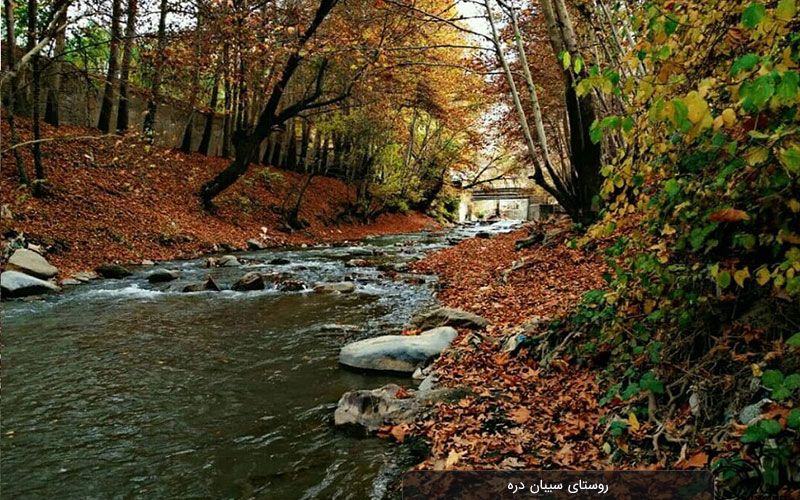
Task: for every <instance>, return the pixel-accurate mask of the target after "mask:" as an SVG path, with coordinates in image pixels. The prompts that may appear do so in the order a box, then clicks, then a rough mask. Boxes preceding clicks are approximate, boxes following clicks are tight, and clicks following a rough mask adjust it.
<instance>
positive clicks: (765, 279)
mask: <svg viewBox="0 0 800 500" xmlns="http://www.w3.org/2000/svg"><path fill="white" fill-rule="evenodd" d="M756 283H758V284H759V285H761V286H764V285H766V284H767V283H769V269H767V268H766V267H760V268H759V269H758V271H756Z"/></svg>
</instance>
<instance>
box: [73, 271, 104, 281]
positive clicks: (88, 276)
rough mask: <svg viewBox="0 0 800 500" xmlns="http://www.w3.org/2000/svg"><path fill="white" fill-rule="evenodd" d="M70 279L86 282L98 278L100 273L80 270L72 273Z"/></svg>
mask: <svg viewBox="0 0 800 500" xmlns="http://www.w3.org/2000/svg"><path fill="white" fill-rule="evenodd" d="M72 279H75V280H78V281H82V282H84V283H86V282H87V281H92V280H96V279H100V275H99V274H97V273H96V272H94V271H88V272H84V271H82V272H79V273H75V274H73V275H72Z"/></svg>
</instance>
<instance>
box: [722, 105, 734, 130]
mask: <svg viewBox="0 0 800 500" xmlns="http://www.w3.org/2000/svg"><path fill="white" fill-rule="evenodd" d="M722 121H724V122H725V126H726V127H730V126H731V125H733V124H734V123H736V111H734V110H733V109H731V108H726V109H725V111H723V112H722Z"/></svg>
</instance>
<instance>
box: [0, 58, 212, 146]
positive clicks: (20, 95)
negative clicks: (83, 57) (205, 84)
mask: <svg viewBox="0 0 800 500" xmlns="http://www.w3.org/2000/svg"><path fill="white" fill-rule="evenodd" d="M48 62H49V61H48V60H47V59H45V58H43V59H42V67H45V68H46V67H47V63H48ZM62 67H63V70H62V78H61V92H60V95H59V103H60V107H59V116H60V121H61V123H63V124H68V125H80V126H85V127H96V126H97V120H98V116H99V114H100V104H101V99H102V95H103V89H104V82H103V81H102V79H99V78H96V77H94V75H89V79H88V81H87V78H86V75H85V74H84V73H83V72H82V71H81V70H79V69H78V68H76V67H75V66H72V65H70V64H66V63H65V64H63V65H62ZM47 73H48V72H47V71H45V76H44V77H43V79H42V80H43V81H42V99H41V102H40V103H39V105H40V106H41V108H40V111H41V113H42V117H44V109H45V106H46V96H47V91H48V88H50V85H51V82H52V80H53V78H52V75H50V74H47ZM30 83H31V74H30V71H29V70H28V71H22V72H21V73H20V76H19V85H18V86H17V89H16V90H17V113H18V114H21V115H26V116H30V115H31V112H32V110H33V105H32V102H33V99H32V93H31V85H30ZM9 85H10V84H9ZM2 90H3V95H5V94H6V92H7V91H9V90H10V89H9V88H3V89H2ZM128 95H129V99H130V106H129V109H130V122H129V123H130V125H129V127H130V129H131V130H132V131H137V132H140V131H141V130H142V123H143V121H144V113H145V111H146V109H147V94H146V93H145V92H144V91H142V90H141V89H138V88H132V87H131V88H130V90H129V92H128ZM116 97H117V98H115V103H114V111H113V114H112V116H111V124H112V126H114V125H115V124H116V123H117V101H118V91H117V96H116ZM190 113H191V110H190V109H189V106H188V105H187V104H186V103H184V102H180V101H176V100H174V99H170V98H163V99H162V101H161V103H159V106H158V112H157V114H156V124H155V134H156V139H155V141H156V144H159V145H161V146H166V147H177V146H180V144H181V140H182V139H183V132H184V130H185V128H186V123H187V122H188V120H189V115H190ZM222 121H223V119H222V116H221V115H219V114H217V115H215V116H214V128H213V132H212V135H211V144H210V148H209V154H212V155H219V154H220V153H221V151H222ZM205 122H206V116H205V115H203V114H200V113H197V114H196V115H195V119H194V127H193V132H192V150H193V151H196V150H197V147H198V146H199V145H200V139H201V138H202V136H203V128H204V127H205Z"/></svg>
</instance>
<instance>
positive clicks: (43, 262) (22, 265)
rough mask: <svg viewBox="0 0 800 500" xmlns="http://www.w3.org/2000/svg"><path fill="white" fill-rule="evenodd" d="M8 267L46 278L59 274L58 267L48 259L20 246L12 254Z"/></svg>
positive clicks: (8, 268) (11, 269)
mask: <svg viewBox="0 0 800 500" xmlns="http://www.w3.org/2000/svg"><path fill="white" fill-rule="evenodd" d="M6 269H7V270H9V271H19V272H21V273H25V274H29V275H31V276H34V277H36V278H41V279H45V280H46V279H50V278H52V277H53V276H55V275H56V274H58V269H56V267H55V266H53V265H51V264H50V263H49V262H47V259H45V258H44V257H42V256H41V255H39V254H38V253H36V252H34V251H32V250H28V249H25V248H20V249H19V250H16V251H15V252H14V253H13V254H12V255H11V258H10V259H8V263H6Z"/></svg>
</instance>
